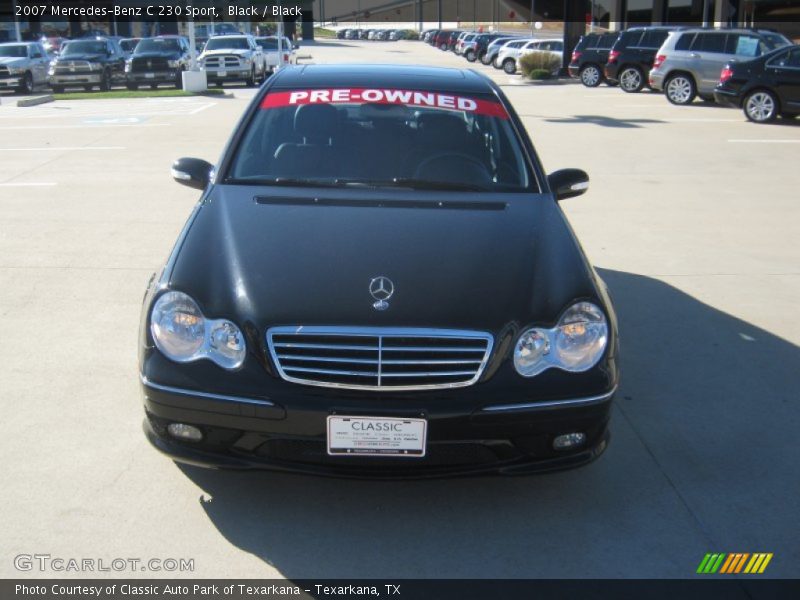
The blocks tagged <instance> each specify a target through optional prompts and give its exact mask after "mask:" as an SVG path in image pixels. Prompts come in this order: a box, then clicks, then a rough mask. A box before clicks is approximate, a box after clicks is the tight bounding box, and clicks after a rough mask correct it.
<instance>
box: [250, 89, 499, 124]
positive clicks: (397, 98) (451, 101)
mask: <svg viewBox="0 0 800 600" xmlns="http://www.w3.org/2000/svg"><path fill="white" fill-rule="evenodd" d="M301 104H402V105H404V106H413V107H418V108H441V109H443V110H459V111H464V112H468V113H473V114H477V115H486V116H489V117H498V118H501V119H507V118H508V113H507V112H506V110H505V108H503V105H502V104H500V103H499V102H495V101H492V100H480V99H478V98H469V97H467V96H456V95H454V94H442V93H439V92H424V91H419V90H396V89H382V88H337V89H310V90H293V91H291V92H273V93H271V94H267V96H266V97H265V98H264V100H263V101H262V102H261V108H262V109H269V108H282V107H285V106H299V105H301Z"/></svg>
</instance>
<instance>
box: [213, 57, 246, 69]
mask: <svg viewBox="0 0 800 600" xmlns="http://www.w3.org/2000/svg"><path fill="white" fill-rule="evenodd" d="M205 65H206V66H207V67H213V68H215V69H218V68H225V67H238V66H239V57H237V56H209V57H208V58H207V59H205Z"/></svg>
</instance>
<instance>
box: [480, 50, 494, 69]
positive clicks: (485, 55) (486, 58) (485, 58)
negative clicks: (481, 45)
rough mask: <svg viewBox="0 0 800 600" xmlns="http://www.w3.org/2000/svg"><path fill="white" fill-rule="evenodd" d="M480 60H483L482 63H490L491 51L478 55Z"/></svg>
mask: <svg viewBox="0 0 800 600" xmlns="http://www.w3.org/2000/svg"><path fill="white" fill-rule="evenodd" d="M478 60H479V61H481V64H482V65H487V66H488V65H489V64H491V62H492V61H490V60H489V53H488V52H486V51H484V52H481V53H480V54H479V55H478Z"/></svg>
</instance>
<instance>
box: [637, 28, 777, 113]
mask: <svg viewBox="0 0 800 600" xmlns="http://www.w3.org/2000/svg"><path fill="white" fill-rule="evenodd" d="M790 44H791V42H790V41H789V40H788V39H786V38H785V37H784V36H782V35H781V34H780V33H776V32H774V31H765V30H754V29H700V28H698V29H684V30H679V31H673V32H672V33H670V34H669V37H667V39H666V40H665V41H664V43H663V44H662V45H661V48H659V50H658V52H657V53H656V59H655V62H654V63H653V68H652V69H651V70H650V87H651V88H653V89H654V90H659V91H662V90H663V92H664V95H665V96H666V97H667V100H669V101H670V102H672V103H673V104H678V105H683V104H689V103H691V102H692V101H693V100H694V99H695V97H697V96H700V97H701V98H703V99H704V100H708V101H713V99H714V88H715V87H717V84H718V83H719V76H720V72H721V71H722V68H723V67H724V66H725V65H726V64H727V63H729V62H731V61H745V60H751V59H753V58H756V57H758V56H761V55H762V54H765V53H766V52H770V51H771V50H775V49H776V48H780V47H782V46H788V45H790Z"/></svg>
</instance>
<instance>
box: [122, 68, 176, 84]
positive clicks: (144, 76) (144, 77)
mask: <svg viewBox="0 0 800 600" xmlns="http://www.w3.org/2000/svg"><path fill="white" fill-rule="evenodd" d="M179 79H180V71H179V70H177V69H170V70H169V71H146V72H145V71H143V72H129V73H125V80H126V81H127V82H128V83H175V81H177V80H179Z"/></svg>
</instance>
